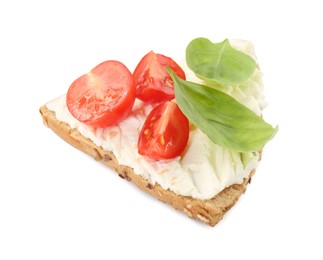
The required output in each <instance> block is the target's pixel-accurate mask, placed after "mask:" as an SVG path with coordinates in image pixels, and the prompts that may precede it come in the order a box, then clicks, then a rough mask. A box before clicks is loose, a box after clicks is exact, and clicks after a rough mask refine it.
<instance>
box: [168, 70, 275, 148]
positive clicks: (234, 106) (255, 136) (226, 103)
mask: <svg viewBox="0 0 323 260" xmlns="http://www.w3.org/2000/svg"><path fill="white" fill-rule="evenodd" d="M168 72H169V74H170V76H171V77H172V79H173V81H174V87H175V99H176V102H177V104H178V106H179V107H180V109H181V110H182V112H183V113H184V114H185V115H186V117H187V118H188V119H189V120H190V121H191V122H192V123H193V124H195V125H196V126H197V127H198V128H199V129H200V130H201V131H202V132H204V133H205V134H206V135H207V136H208V137H209V138H210V139H211V140H212V141H213V142H214V143H216V144H218V145H221V146H223V147H226V148H228V149H230V150H233V151H237V152H252V151H258V150H261V149H262V148H263V146H264V145H265V144H266V143H267V142H268V141H269V140H270V139H272V138H273V137H274V135H275V134H276V132H277V130H278V128H277V127H276V128H273V127H272V126H271V125H270V124H268V123H266V122H265V121H264V120H263V118H261V117H259V116H258V115H256V114H255V113H254V112H253V111H251V110H250V109H248V108H247V107H245V106H244V105H242V104H240V103H239V102H238V101H236V100H235V99H234V98H232V97H231V96H229V95H227V94H225V93H224V92H221V91H219V90H216V89H214V88H210V87H207V86H204V85H199V84H196V83H193V82H189V81H185V80H182V79H181V78H179V77H177V76H176V74H175V73H174V72H173V71H172V70H171V69H170V68H168Z"/></svg>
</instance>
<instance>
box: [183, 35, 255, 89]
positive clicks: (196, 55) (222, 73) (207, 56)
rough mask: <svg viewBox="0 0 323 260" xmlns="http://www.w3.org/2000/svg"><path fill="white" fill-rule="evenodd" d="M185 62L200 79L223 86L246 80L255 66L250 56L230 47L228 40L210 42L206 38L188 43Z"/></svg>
mask: <svg viewBox="0 0 323 260" xmlns="http://www.w3.org/2000/svg"><path fill="white" fill-rule="evenodd" d="M186 62H187V65H188V67H189V68H190V69H191V70H192V71H193V72H194V73H195V74H196V76H197V77H199V78H200V79H202V80H204V81H205V82H207V83H211V84H212V83H217V84H220V85H225V86H226V85H231V84H238V83H241V82H243V81H245V80H247V79H248V78H249V77H250V76H251V75H252V74H253V72H254V70H255V68H256V66H257V64H256V61H255V60H254V59H253V58H252V57H251V56H249V55H247V54H245V53H243V52H241V51H238V50H236V49H234V48H232V47H231V45H230V43H229V40H224V41H223V42H220V43H212V42H211V41H209V40H208V39H206V38H196V39H194V40H192V41H191V42H190V43H189V44H188V46H187V48H186Z"/></svg>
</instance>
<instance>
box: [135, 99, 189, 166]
mask: <svg viewBox="0 0 323 260" xmlns="http://www.w3.org/2000/svg"><path fill="white" fill-rule="evenodd" d="M188 138H189V121H188V119H187V118H186V116H185V115H184V114H183V113H182V111H181V110H180V109H179V107H178V106H177V104H176V103H174V102H170V101H167V102H165V103H162V104H160V105H158V106H157V107H155V108H154V109H153V110H152V111H151V112H150V114H149V115H148V117H147V119H146V121H145V123H144V125H143V127H142V129H141V131H140V134H139V139H138V152H139V154H141V155H144V156H147V157H149V158H151V159H154V160H163V159H172V158H175V157H177V156H179V155H181V154H182V152H183V151H184V149H185V147H186V145H187V142H188Z"/></svg>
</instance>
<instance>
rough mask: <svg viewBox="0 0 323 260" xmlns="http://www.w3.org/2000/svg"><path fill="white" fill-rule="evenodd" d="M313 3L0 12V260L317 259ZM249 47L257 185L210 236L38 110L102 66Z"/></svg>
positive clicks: (131, 4)
mask: <svg viewBox="0 0 323 260" xmlns="http://www.w3.org/2000/svg"><path fill="white" fill-rule="evenodd" d="M5 2H6V3H5ZM319 3H320V1H311V0H308V1H266V2H265V1H263V2H261V1H228V0H222V1H204V0H199V1H175V0H163V1H140V0H138V1H124V0H116V1H81V0H80V1H35V0H31V1H14V0H13V1H1V3H0V35H1V36H0V38H1V39H0V89H1V91H0V113H1V117H0V118H1V127H0V131H1V134H0V141H1V143H0V145H1V148H0V153H1V156H0V259H1V260H9V259H33V260H36V259H61V260H62V259H78V260H81V259H129V258H134V259H283V258H288V259H292V258H295V257H299V258H298V259H305V258H306V259H322V258H323V252H322V234H323V225H322V219H323V214H322V204H323V203H322V198H323V192H322V183H323V182H322V180H323V177H322V175H323V170H322V159H321V157H322V147H323V141H322V132H323V128H322V123H321V121H322V118H323V117H322V112H323V106H322V103H323V102H322V99H323V95H322V88H323V84H322V69H323V67H322V59H323V51H322V48H323V40H322V24H323V18H322V8H320V7H319ZM199 36H203V37H208V38H209V39H211V40H212V41H222V40H223V39H224V38H241V39H248V40H251V41H252V42H253V43H254V45H255V51H256V54H257V57H258V61H259V63H260V67H261V69H262V71H263V73H264V82H265V95H266V98H267V102H268V103H269V106H268V107H267V108H266V110H265V112H264V117H265V119H266V121H268V122H270V123H271V124H273V125H276V124H278V125H279V128H280V130H279V132H278V134H277V136H276V137H275V139H274V140H273V141H271V142H270V143H268V145H267V146H266V148H265V150H264V153H263V160H262V162H261V165H260V167H259V169H258V171H257V174H256V175H255V177H254V178H253V180H252V183H251V185H250V186H249V187H248V190H247V192H246V193H245V194H244V195H243V196H242V197H241V200H240V201H239V202H238V203H237V205H236V206H235V207H234V208H233V209H232V210H231V211H230V212H229V213H228V214H227V215H226V216H225V218H224V219H223V220H222V221H221V222H220V223H219V224H218V225H217V226H216V227H214V228H210V227H208V226H205V225H203V224H200V223H197V222H195V221H193V220H191V219H189V218H187V217H186V216H184V215H183V214H181V213H179V212H177V211H175V210H173V209H172V208H171V207H169V206H167V205H164V204H163V203H160V202H158V201H157V200H156V199H154V198H151V197H149V196H148V195H146V194H145V193H143V192H141V191H140V190H139V189H138V188H136V187H135V186H134V185H133V184H132V183H128V182H126V181H124V180H122V179H120V178H119V177H118V176H117V175H116V174H113V172H112V171H110V170H108V169H107V168H106V167H104V166H102V165H100V164H99V163H97V162H95V161H94V160H93V159H92V158H90V157H88V156H85V155H83V154H82V153H81V152H79V151H77V150H75V149H74V148H72V147H70V146H69V145H67V144H66V143H64V142H63V141H61V140H60V139H59V138H58V137H56V135H54V134H53V133H52V132H51V131H50V130H49V129H47V128H45V127H44V126H43V124H42V120H41V117H40V115H39V113H38V109H39V107H40V106H42V105H43V104H44V103H46V102H47V101H49V100H51V99H53V98H56V97H57V96H60V95H61V94H64V93H65V92H66V91H67V88H68V87H69V85H70V83H71V82H72V81H73V80H74V79H76V78H77V77H79V76H80V75H82V74H83V73H85V72H87V71H88V70H90V69H91V68H92V67H94V66H95V65H97V64H98V63H100V62H102V61H105V60H108V59H117V60H120V61H122V62H123V63H124V64H125V65H126V66H128V68H129V69H130V70H131V71H132V70H133V69H134V68H135V66H136V64H137V62H138V61H139V60H140V58H141V57H142V56H143V55H144V54H146V53H147V52H148V51H150V50H154V51H156V52H159V53H163V54H165V55H167V56H170V57H173V58H174V59H175V60H182V59H183V58H184V54H185V48H186V45H187V44H188V43H189V41H190V40H192V39H193V38H195V37H199Z"/></svg>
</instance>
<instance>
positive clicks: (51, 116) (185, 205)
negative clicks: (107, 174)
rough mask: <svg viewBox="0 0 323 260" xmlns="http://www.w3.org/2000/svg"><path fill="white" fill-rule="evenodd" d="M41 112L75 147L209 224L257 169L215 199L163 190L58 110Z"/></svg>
mask: <svg viewBox="0 0 323 260" xmlns="http://www.w3.org/2000/svg"><path fill="white" fill-rule="evenodd" d="M40 113H41V115H42V117H43V121H44V124H45V125H46V126H47V127H49V128H51V129H52V130H53V131H54V132H55V133H56V134H57V135H58V136H60V137H61V138H62V139H64V140H65V141H66V142H68V143H69V144H71V145H72V146H74V147H75V148H77V149H79V150H81V151H82V152H84V153H87V154H88V155H90V156H92V157H93V158H94V159H95V160H97V161H100V162H102V163H104V164H105V165H107V166H108V167H110V168H112V169H113V170H115V171H116V172H117V173H118V174H119V176H120V177H121V178H123V179H125V180H127V181H132V182H134V183H135V184H136V185H137V186H138V187H139V188H141V189H142V190H144V191H146V192H148V193H150V194H151V195H153V196H155V197H156V198H157V199H159V200H161V201H163V202H165V203H168V204H170V205H171V206H173V207H174V208H175V209H178V210H180V211H183V212H184V213H185V214H186V215H187V216H189V217H190V218H194V219H196V220H198V221H202V222H204V223H206V224H208V225H210V226H214V225H215V224H217V223H218V222H219V221H220V220H221V219H222V218H223V216H224V214H225V213H226V212H227V211H228V210H229V209H230V208H231V207H232V206H233V205H234V204H235V203H236V202H237V200H238V199H239V197H240V196H241V194H243V193H244V191H245V190H246V186H247V184H248V183H250V180H251V177H252V176H253V174H254V173H255V170H252V171H251V172H250V175H249V177H248V178H246V179H244V181H243V183H241V184H234V185H231V186H230V187H228V188H226V189H225V190H223V191H222V192H220V193H219V194H218V195H217V196H215V197H214V198H212V199H208V200H200V199H194V198H192V197H188V196H181V195H177V194H176V193H174V192H172V191H170V190H164V189H163V188H162V187H161V186H160V185H159V184H155V185H152V184H150V183H149V182H148V181H147V180H145V179H144V178H143V177H141V176H140V175H137V174H136V173H134V171H133V169H132V168H130V167H128V166H125V165H120V164H119V163H118V161H117V159H116V158H115V156H114V154H113V153H112V152H109V151H105V150H103V149H102V147H98V146H97V145H95V144H94V143H93V142H92V141H91V140H90V139H88V138H86V137H84V136H83V135H82V134H81V133H80V132H79V131H78V130H77V129H72V128H71V127H70V126H69V125H68V124H66V123H64V122H61V121H59V120H57V119H56V116H55V112H53V111H50V110H49V109H48V108H47V107H46V106H42V107H41V108H40Z"/></svg>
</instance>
